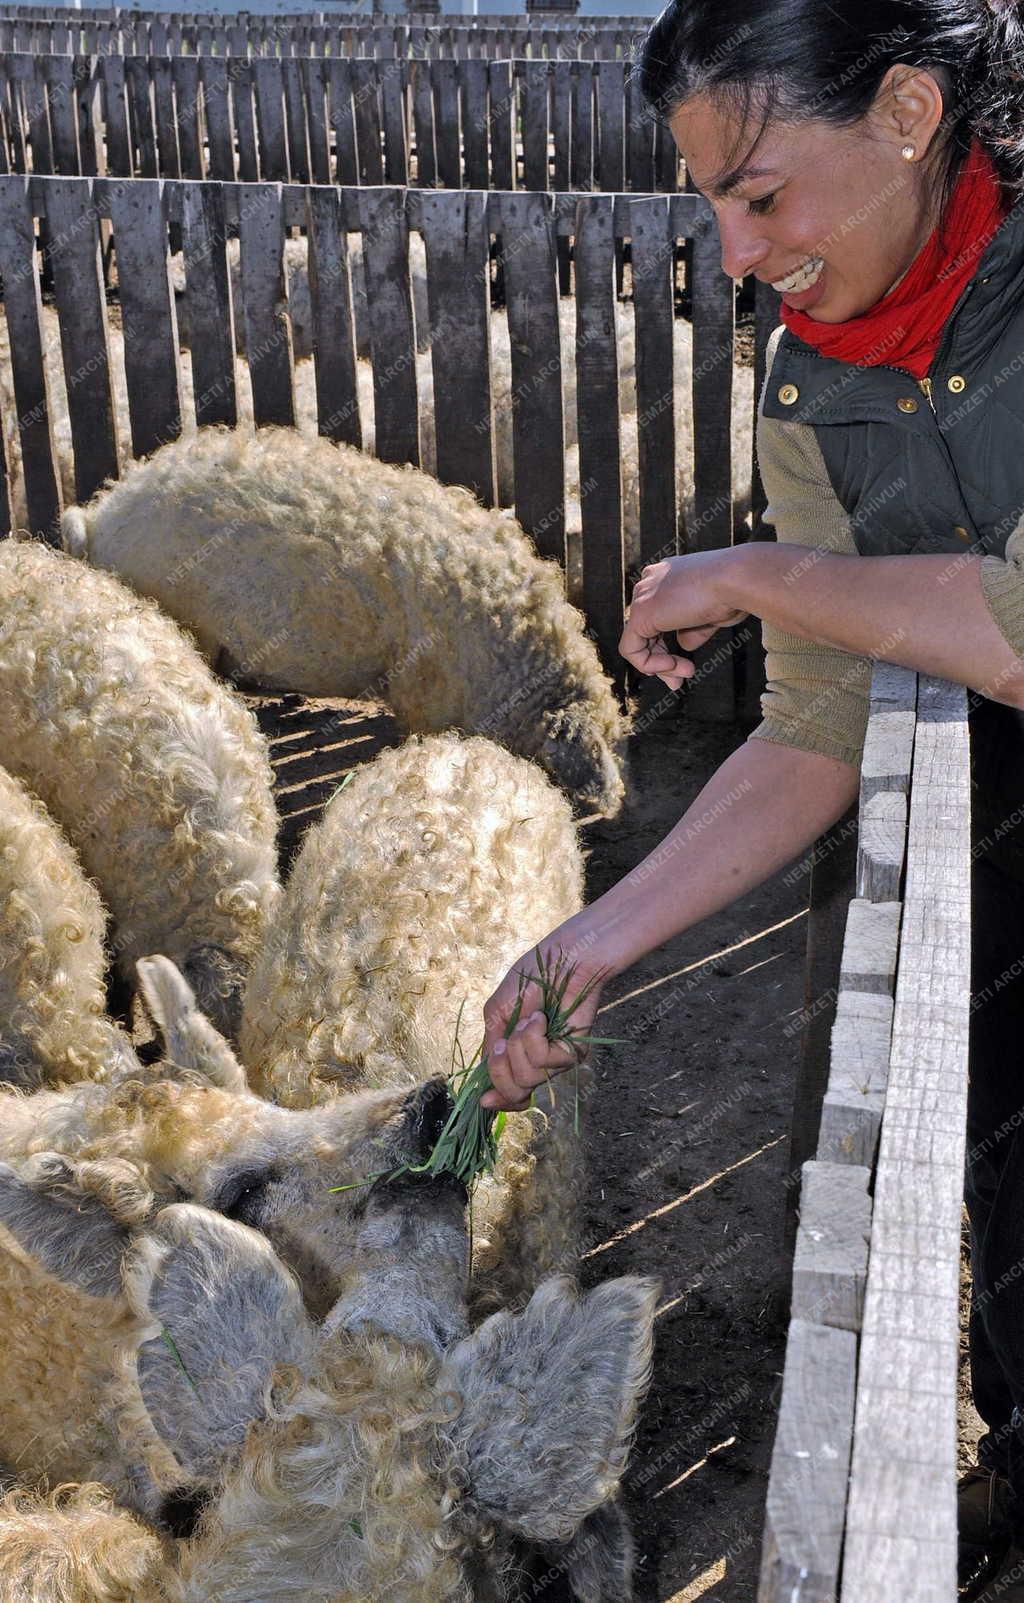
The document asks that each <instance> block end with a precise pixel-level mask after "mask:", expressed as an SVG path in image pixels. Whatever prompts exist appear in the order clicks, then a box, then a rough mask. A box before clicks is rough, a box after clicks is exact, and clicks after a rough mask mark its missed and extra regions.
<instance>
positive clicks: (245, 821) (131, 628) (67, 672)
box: [0, 541, 278, 1030]
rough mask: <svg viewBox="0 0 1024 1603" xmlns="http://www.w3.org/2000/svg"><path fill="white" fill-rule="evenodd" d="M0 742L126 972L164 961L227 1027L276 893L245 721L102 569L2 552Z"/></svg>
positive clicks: (263, 800)
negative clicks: (105, 922)
mask: <svg viewBox="0 0 1024 1603" xmlns="http://www.w3.org/2000/svg"><path fill="white" fill-rule="evenodd" d="M0 740H2V745H3V750H4V752H5V755H6V761H7V765H8V767H9V768H10V769H11V770H12V771H13V772H15V773H16V774H17V776H18V777H19V778H20V779H21V780H22V781H23V782H24V783H25V784H27V785H29V786H30V788H31V789H32V790H33V791H35V793H36V794H37V795H38V796H39V797H40V799H41V800H42V801H43V802H44V803H45V805H46V806H47V808H48V809H49V811H50V812H51V814H52V815H53V817H54V818H55V819H56V820H57V822H58V823H59V824H60V825H61V826H62V827H63V829H64V830H65V832H66V834H67V835H68V837H69V839H70V840H71V842H72V844H73V845H74V847H75V848H76V850H77V852H78V854H79V856H80V858H81V860H82V863H83V866H84V868H85V870H86V872H87V873H88V874H89V875H90V876H91V877H92V878H93V879H95V880H96V882H97V885H98V886H99V890H100V894H101V895H102V897H103V899H104V902H105V903H106V906H107V907H108V908H109V910H110V912H111V914H112V917H113V921H114V932H113V933H114V940H115V945H116V949H117V963H118V966H119V968H120V969H121V971H122V972H123V974H124V975H125V977H126V978H128V979H131V977H132V975H133V967H134V962H135V959H136V958H138V957H140V956H143V955H145V954H146V953H149V952H153V951H160V952H165V953H167V955H168V956H170V957H173V958H175V959H177V960H178V961H180V962H181V964H182V966H183V967H184V969H185V970H186V972H187V973H188V974H189V976H190V978H191V980H192V983H193V984H194V985H195V986H196V987H197V990H198V992H199V994H200V996H201V998H202V1004H203V1007H204V1009H205V1011H207V1012H208V1013H210V1015H211V1017H215V1018H216V1019H218V1020H219V1022H220V1024H221V1025H222V1026H223V1027H225V1028H226V1029H229V1030H230V1029H231V1028H232V1027H233V1024H234V1022H235V1006H236V1002H237V997H238V995H239V994H240V990H241V985H242V983H243V982H244V976H245V974H246V973H247V971H248V968H249V965H250V963H251V961H252V959H253V957H254V956H255V954H256V952H257V951H258V949H259V947H260V944H261V942H262V939H263V933H264V930H265V928H266V923H267V919H268V917H269V915H270V913H271V912H272V910H273V907H274V904H275V901H276V899H277V895H278V882H277V871H276V860H275V845H274V842H275V834H276V829H277V818H276V813H275V810H274V803H273V798H272V795H271V774H270V763H269V760H268V757H267V753H266V748H265V745H264V743H263V740H262V738H261V736H260V734H259V731H258V730H257V728H256V723H255V720H254V718H253V717H252V714H251V713H249V712H248V710H247V709H246V708H245V707H244V706H243V704H242V703H241V701H240V700H239V698H238V697H237V696H235V695H234V694H233V693H232V692H231V691H230V690H229V689H228V688H227V687H226V686H224V685H221V684H219V683H218V682H217V680H216V679H214V677H213V675H212V674H211V673H210V670H209V668H208V667H207V666H206V664H205V663H204V662H203V661H202V659H201V658H200V657H199V655H198V653H197V652H196V651H195V649H194V648H193V646H192V645H191V644H190V643H189V641H188V640H187V639H186V638H185V637H184V636H183V635H182V633H181V631H180V630H179V629H178V627H177V625H176V624H174V623H172V622H171V620H170V619H169V618H165V617H163V616H161V614H160V613H159V611H158V610H157V608H156V607H154V606H153V605H152V604H151V603H150V602H145V601H141V600H140V599H139V598H138V597H137V596H135V595H133V594H132V593H131V592H130V591H129V590H126V589H125V588H124V586H123V585H121V584H120V583H119V582H118V580H117V579H115V578H114V577H113V576H112V575H111V574H105V573H97V572H95V571H92V570H90V569H89V568H86V567H84V566H83V565H82V564H81V563H78V562H73V561H71V560H70V559H69V558H67V557H65V556H63V555H61V554H60V553H59V552H55V551H52V550H50V549H49V548H47V547H45V546H43V545H41V544H39V543H36V542H34V541H28V542H24V543H22V542H17V541H5V542H3V543H2V544H0Z"/></svg>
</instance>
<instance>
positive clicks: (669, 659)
mask: <svg viewBox="0 0 1024 1603" xmlns="http://www.w3.org/2000/svg"><path fill="white" fill-rule="evenodd" d="M735 557H736V550H735V549H726V550H723V551H698V552H695V553H694V554H693V555H692V556H688V557H667V558H666V559H665V561H663V562H654V563H651V564H650V566H648V567H646V568H644V570H643V572H642V573H641V575H640V577H639V579H638V580H637V582H636V584H635V585H634V587H633V598H632V600H631V601H630V604H629V618H628V620H627V623H626V627H625V629H624V630H623V633H622V639H621V640H620V641H619V651H620V652H621V654H622V656H624V657H625V658H626V660H627V662H631V663H632V664H633V667H634V668H636V669H637V671H638V672H639V673H646V674H654V675H656V677H657V678H659V679H662V680H664V682H665V684H667V685H670V686H671V687H672V689H673V690H678V689H679V686H680V685H681V684H682V683H683V681H684V679H689V678H691V677H692V675H693V671H694V669H693V663H692V662H690V661H689V660H688V659H687V658H686V657H677V656H675V655H674V654H673V653H672V652H671V651H669V650H668V648H667V646H665V644H664V643H663V641H662V639H661V635H662V633H663V632H665V631H672V630H674V631H675V636H676V639H677V640H678V641H679V644H680V645H681V646H682V648H683V650H684V651H693V650H695V649H696V647H697V646H702V645H703V644H704V642H705V641H706V640H709V639H710V638H711V636H712V635H713V634H714V632H715V630H716V629H721V628H723V627H724V626H725V625H727V624H734V623H741V622H742V620H743V619H744V618H745V617H746V616H747V614H746V613H745V612H743V611H740V610H738V609H737V608H736V607H734V606H733V605H732V603H731V601H729V600H727V599H726V598H725V596H724V594H723V587H724V583H725V581H726V578H727V576H728V574H729V571H730V567H731V565H732V564H733V562H734V560H735Z"/></svg>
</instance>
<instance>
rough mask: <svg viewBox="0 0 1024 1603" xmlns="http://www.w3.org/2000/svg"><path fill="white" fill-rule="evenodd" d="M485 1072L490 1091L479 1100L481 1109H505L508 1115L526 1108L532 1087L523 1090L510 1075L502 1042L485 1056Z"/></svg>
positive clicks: (506, 1054) (531, 1093) (511, 1074)
mask: <svg viewBox="0 0 1024 1603" xmlns="http://www.w3.org/2000/svg"><path fill="white" fill-rule="evenodd" d="M487 1072H488V1073H489V1075H490V1076H491V1085H492V1086H493V1087H494V1089H493V1090H491V1091H485V1092H484V1094H483V1096H482V1097H481V1098H480V1106H481V1107H482V1108H493V1109H495V1110H497V1109H499V1108H506V1109H507V1110H508V1111H509V1112H510V1113H519V1112H521V1110H522V1109H523V1108H528V1107H529V1105H530V1098H531V1096H532V1095H533V1087H532V1086H530V1087H529V1089H527V1090H524V1089H523V1087H522V1086H521V1085H519V1084H518V1083H517V1081H516V1079H515V1077H514V1075H513V1073H512V1069H511V1066H510V1064H509V1061H508V1053H507V1051H506V1048H505V1043H504V1041H498V1042H497V1044H496V1045H495V1047H494V1049H493V1051H491V1052H489V1053H488V1054H487Z"/></svg>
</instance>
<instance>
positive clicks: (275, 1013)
mask: <svg viewBox="0 0 1024 1603" xmlns="http://www.w3.org/2000/svg"><path fill="white" fill-rule="evenodd" d="M582 898H583V862H582V857H581V853H580V848H579V844H578V842H577V839H576V831H575V827H574V825H573V822H572V818H571V816H570V813H569V808H568V805H567V803H566V801H565V799H564V798H563V797H562V796H561V795H559V793H558V791H557V790H555V789H554V787H553V786H552V785H551V784H550V783H549V782H548V780H547V779H545V777H544V775H543V774H542V773H541V772H540V770H539V769H538V768H537V767H536V766H535V765H534V764H533V763H529V762H525V761H524V760H523V759H522V758H520V757H513V756H512V755H510V753H508V752H506V751H503V750H502V748H501V747H500V746H496V745H494V744H493V742H491V741H489V740H483V739H481V738H480V737H475V738H473V739H470V740H459V739H457V738H456V737H454V736H452V735H438V736H432V737H428V738H425V739H422V740H415V739H414V740H410V741H408V742H407V743H406V744H405V745H404V746H401V747H398V748H396V749H394V750H391V751H387V752H383V753H382V754H381V755H380V756H379V757H377V758H375V760H374V761H373V762H371V763H368V764H367V765H366V766H365V767H364V768H360V769H358V770H357V771H356V773H355V775H354V777H353V778H352V780H351V781H350V782H349V783H348V784H346V785H345V786H344V788H343V789H342V790H341V791H340V792H339V793H338V794H337V795H336V796H335V797H334V798H333V800H332V801H331V802H330V803H329V805H328V807H327V808H326V810H325V812H324V814H323V817H322V818H321V820H320V821H319V823H318V824H316V825H315V826H314V827H313V828H312V829H310V830H309V832H308V833H307V835H306V837H305V839H304V841H303V843H302V848H301V850H300V852H299V855H298V857H297V858H296V860H295V863H294V865H293V868H292V872H291V875H290V878H289V881H288V884H287V886H286V888H285V892H284V895H283V897H282V899H281V904H280V908H279V910H278V913H277V915H276V917H275V918H274V920H273V922H272V924H271V927H270V930H269V932H268V935H267V940H266V943H265V946H264V949H263V951H262V953H261V954H260V956H259V958H258V959H257V961H256V963H255V965H254V967H253V971H252V974H251V976H250V979H249V984H248V986H247V988H246V992H245V997H244V999H243V1004H242V1026H241V1035H240V1053H241V1056H242V1059H243V1061H244V1062H245V1064H246V1067H247V1069H248V1071H249V1076H250V1079H251V1082H252V1084H253V1086H254V1088H255V1089H256V1090H258V1091H261V1092H263V1093H264V1094H265V1095H267V1096H270V1097H272V1098H273V1099H274V1100H275V1101H277V1102H280V1103H283V1104H284V1105H285V1106H289V1107H309V1106H310V1105H311V1104H314V1103H322V1102H325V1101H328V1100H330V1099H331V1098H333V1097H336V1096H337V1095H338V1093H339V1092H344V1091H347V1090H352V1089H354V1088H357V1087H359V1088H363V1087H371V1086H373V1087H389V1088H390V1087H394V1086H408V1085H413V1084H415V1083H417V1081H419V1080H422V1079H423V1078H424V1077H425V1076H427V1075H429V1074H431V1073H436V1072H444V1071H445V1070H447V1068H448V1066H449V1064H450V1063H451V1061H452V1051H453V1044H454V1042H455V1039H456V1032H457V1030H459V1031H460V1038H461V1041H462V1047H463V1050H464V1052H465V1055H466V1057H467V1058H468V1057H469V1056H470V1054H471V1053H472V1051H473V1050H474V1049H475V1047H476V1045H477V1038H476V1037H477V1033H478V1031H479V1028H480V1018H481V1014H482V1009H483V1005H484V1002H485V1001H486V999H487V997H488V996H489V995H490V993H491V991H492V990H493V989H494V987H495V985H497V983H498V981H499V980H500V979H501V978H502V976H503V975H504V974H505V973H506V972H507V970H508V968H509V966H510V965H511V964H512V963H514V962H515V960H516V958H517V957H519V955H520V954H521V953H522V952H523V951H524V950H525V949H526V948H527V947H528V946H529V944H530V942H531V941H535V940H539V939H540V938H541V937H542V936H544V935H546V934H547V933H548V931H549V930H551V929H552V928H554V926H555V925H557V924H560V923H562V922H563V921H564V920H565V919H567V918H569V917H571V916H572V914H573V913H575V912H577V911H578V909H579V908H580V906H581V904H582ZM580 1072H581V1074H582V1076H583V1085H582V1088H583V1089H584V1091H585V1090H586V1088H587V1086H588V1085H589V1082H590V1076H589V1071H586V1070H583V1071H580ZM556 1084H557V1090H556V1092H555V1096H554V1107H553V1108H552V1107H551V1104H550V1102H549V1101H548V1097H547V1093H546V1092H545V1093H542V1094H541V1096H540V1098H539V1101H540V1103H541V1105H542V1107H543V1108H544V1109H546V1110H547V1111H546V1113H537V1112H534V1113H532V1114H530V1115H529V1116H527V1115H513V1116H511V1117H510V1118H509V1119H508V1121H507V1123H506V1126H505V1130H504V1133H503V1135H502V1138H501V1143H500V1147H499V1152H500V1159H499V1163H498V1166H497V1169H496V1170H495V1173H494V1175H493V1177H490V1178H488V1179H486V1180H483V1181H481V1182H480V1183H479V1185H478V1187H477V1190H476V1193H475V1196H474V1238H475V1244H476V1252H475V1263H474V1279H475V1282H476V1295H477V1298H478V1300H479V1299H481V1298H484V1299H486V1298H487V1297H488V1296H490V1295H491V1294H492V1293H493V1295H494V1296H495V1297H496V1298H498V1299H499V1300H507V1299H508V1298H509V1297H512V1296H516V1295H522V1294H523V1293H524V1292H528V1291H529V1290H532V1289H533V1287H534V1286H535V1285H536V1284H537V1282H538V1280H539V1279H540V1278H542V1277H543V1275H545V1274H551V1273H554V1272H556V1271H571V1270H572V1269H573V1267H574V1266H575V1261H576V1256H577V1252H578V1246H577V1227H578V1221H577V1217H576V1209H577V1206H578V1202H579V1194H580V1188H581V1184H582V1169H583V1162H582V1155H581V1150H580V1138H579V1135H578V1133H577V1131H576V1129H575V1124H576V1121H575V1120H574V1117H573V1113H574V1109H575V1102H574V1094H573V1087H572V1084H571V1080H570V1078H563V1079H560V1080H558V1081H557V1082H556Z"/></svg>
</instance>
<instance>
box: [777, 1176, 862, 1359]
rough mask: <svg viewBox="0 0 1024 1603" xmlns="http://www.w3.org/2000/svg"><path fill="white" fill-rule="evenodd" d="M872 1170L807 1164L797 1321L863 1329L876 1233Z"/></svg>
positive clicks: (796, 1278)
mask: <svg viewBox="0 0 1024 1603" xmlns="http://www.w3.org/2000/svg"><path fill="white" fill-rule="evenodd" d="M870 1180H871V1171H870V1170H869V1169H866V1168H862V1167H861V1166H860V1165H853V1164H846V1163H844V1164H838V1163H818V1162H815V1161H813V1160H812V1161H811V1162H809V1163H805V1164H804V1166H803V1170H802V1176H801V1186H800V1224H799V1228H798V1230H797V1236H796V1252H795V1255H794V1259H793V1300H792V1317H793V1318H794V1319H805V1320H807V1321H808V1323H809V1324H813V1325H832V1326H834V1327H835V1328H836V1329H837V1330H853V1331H857V1330H859V1329H860V1326H861V1317H862V1314H863V1309H864V1284H865V1281H866V1278H867V1268H868V1236H869V1234H870V1231H871V1198H870V1196H869V1195H868V1185H869V1183H870Z"/></svg>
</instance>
